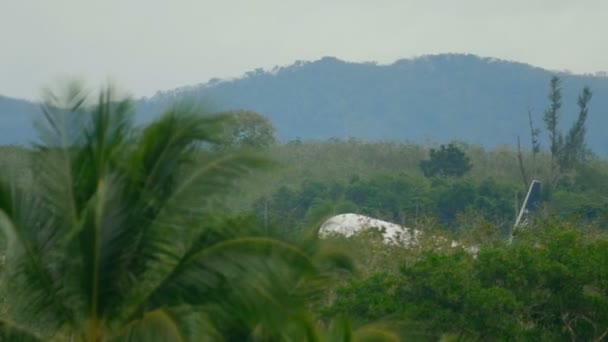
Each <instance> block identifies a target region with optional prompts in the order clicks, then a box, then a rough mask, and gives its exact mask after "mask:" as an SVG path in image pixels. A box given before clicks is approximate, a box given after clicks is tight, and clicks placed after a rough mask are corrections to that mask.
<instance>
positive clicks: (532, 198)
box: [511, 180, 541, 239]
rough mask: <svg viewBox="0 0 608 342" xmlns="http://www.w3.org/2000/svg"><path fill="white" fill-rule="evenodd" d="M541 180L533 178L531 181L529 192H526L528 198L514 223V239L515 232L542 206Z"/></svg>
mask: <svg viewBox="0 0 608 342" xmlns="http://www.w3.org/2000/svg"><path fill="white" fill-rule="evenodd" d="M540 196H541V193H540V182H539V181H537V180H533V181H532V182H531V183H530V188H529V189H528V193H527V194H526V198H525V199H524V202H523V203H522V205H521V209H520V210H519V214H518V215H517V220H516V221H515V225H513V229H512V231H511V239H513V232H515V230H516V229H518V228H520V227H524V226H526V225H527V224H528V223H529V220H530V217H531V216H532V214H534V213H535V212H536V211H537V210H538V208H539V207H540Z"/></svg>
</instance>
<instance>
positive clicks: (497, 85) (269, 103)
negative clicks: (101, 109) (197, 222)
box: [0, 54, 608, 155]
mask: <svg viewBox="0 0 608 342" xmlns="http://www.w3.org/2000/svg"><path fill="white" fill-rule="evenodd" d="M552 74H554V73H553V72H551V71H548V70H544V69H541V68H537V67H533V66H530V65H526V64H521V63H514V62H507V61H501V60H496V59H489V58H480V57H477V56H473V55H453V54H448V55H436V56H426V57H421V58H416V59H404V60H399V61H397V62H395V63H393V64H391V65H377V64H374V63H349V62H344V61H340V60H338V59H336V58H332V57H325V58H322V59H320V60H318V61H314V62H296V63H295V64H293V65H291V66H287V67H280V68H275V69H274V70H272V71H264V70H261V69H258V70H255V71H252V72H248V73H246V74H245V75H244V76H243V77H242V78H239V79H235V80H217V79H216V80H212V81H210V82H208V83H205V84H200V85H197V86H190V87H186V88H180V89H176V90H172V91H166V92H159V93H158V94H157V95H155V96H154V97H152V98H149V99H142V100H141V101H140V102H139V110H140V112H141V117H140V118H141V119H142V120H146V119H149V118H150V117H151V116H153V115H155V113H157V112H158V111H159V110H160V109H161V108H162V107H163V106H164V105H165V104H166V103H168V102H170V101H172V100H174V99H175V98H179V97H182V96H191V97H195V98H198V99H205V100H209V101H212V102H213V103H215V104H216V105H217V107H218V109H231V108H248V109H252V110H254V111H257V112H260V113H262V114H264V115H267V116H268V117H269V118H270V119H271V120H272V121H273V122H274V124H275V125H276V127H277V129H278V133H279V136H280V138H281V139H282V140H284V141H288V140H292V139H296V138H300V139H304V140H307V139H326V138H330V137H339V138H347V137H358V138H363V139H369V140H379V139H381V140H400V141H403V140H410V141H417V142H421V141H427V140H431V141H436V142H445V141H449V140H463V141H467V142H471V143H480V144H483V145H485V146H488V147H492V146H496V145H502V144H508V145H514V144H515V142H516V137H517V135H520V136H521V138H522V141H523V142H524V143H526V142H527V141H528V140H529V135H528V130H529V129H528V116H527V110H528V108H531V109H533V111H534V119H535V124H536V126H537V127H540V126H541V125H542V120H541V115H542V111H543V110H544V109H545V108H546V106H547V92H548V83H549V79H550V77H551V75H552ZM560 76H561V77H562V85H563V95H564V110H563V120H562V122H563V124H564V126H567V127H569V125H570V123H571V122H572V120H573V119H574V117H575V116H576V112H577V108H576V97H577V95H578V93H579V91H580V90H581V88H582V87H583V86H584V85H589V86H590V87H591V88H592V90H593V92H594V98H593V100H592V101H591V109H590V115H589V126H588V127H589V129H588V138H589V139H588V141H589V145H590V147H591V148H592V149H593V150H594V151H596V152H597V153H599V154H601V155H608V135H607V134H604V132H603V129H604V127H608V115H607V114H608V77H605V76H591V75H572V74H566V73H561V74H560ZM2 100H3V99H0V105H1V103H2ZM1 109H2V107H1V106H0V110H1ZM0 113H2V112H0ZM4 117H6V114H5V115H4V116H3V117H2V119H0V120H2V121H0V123H2V127H3V128H4V127H5V125H4V123H3V121H4Z"/></svg>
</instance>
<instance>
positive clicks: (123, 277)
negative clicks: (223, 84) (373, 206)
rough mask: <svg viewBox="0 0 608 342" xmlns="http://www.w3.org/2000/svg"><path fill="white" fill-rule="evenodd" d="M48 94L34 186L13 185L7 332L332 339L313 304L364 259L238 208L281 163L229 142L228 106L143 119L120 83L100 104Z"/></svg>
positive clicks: (69, 92) (59, 336)
mask: <svg viewBox="0 0 608 342" xmlns="http://www.w3.org/2000/svg"><path fill="white" fill-rule="evenodd" d="M47 98H48V100H47V102H46V103H45V106H44V108H43V109H44V113H45V119H46V122H45V123H41V125H40V126H39V128H40V134H41V140H42V143H41V144H40V145H38V146H36V147H35V149H34V151H33V152H32V154H33V158H34V161H33V162H32V164H31V165H32V167H33V168H34V170H35V172H34V174H35V177H34V178H33V180H32V183H31V184H29V185H28V186H27V187H22V186H20V185H19V183H17V182H10V181H8V180H6V181H3V182H2V183H0V229H1V230H2V233H3V236H4V237H5V238H6V248H4V249H3V252H4V253H3V254H4V255H5V258H6V263H5V264H4V265H5V266H4V268H3V270H2V274H1V278H0V290H1V292H0V293H2V294H4V295H3V296H2V309H3V310H2V312H1V313H0V323H1V325H0V328H2V329H0V330H1V332H0V333H2V334H4V335H3V336H19V338H21V337H23V336H25V335H27V337H28V338H30V339H33V340H60V341H63V340H81V341H111V340H120V341H122V340H128V341H137V340H144V341H167V340H176V341H177V340H179V341H200V340H229V341H230V340H234V341H244V340H260V339H261V340H286V339H287V340H289V339H295V340H300V339H302V338H306V339H309V340H318V339H319V336H320V335H322V334H323V331H322V329H320V328H319V327H318V326H317V325H316V323H315V319H314V317H313V316H312V313H311V312H310V305H311V304H312V303H314V301H315V298H318V297H319V294H320V293H322V290H323V289H324V286H325V285H324V284H325V281H326V279H327V277H326V275H325V274H326V272H329V270H331V269H332V267H333V268H335V267H336V266H339V267H342V268H349V267H351V264H349V263H348V258H347V256H345V255H342V254H340V253H339V251H332V250H331V249H328V248H326V247H323V246H322V243H321V242H320V241H319V240H318V239H308V240H306V241H297V242H294V243H286V242H284V241H281V240H280V239H276V238H273V237H272V236H269V235H268V234H265V233H264V232H263V229H262V228H261V227H259V226H258V225H256V224H255V222H252V220H246V219H234V218H228V217H226V213H225V212H224V210H223V208H222V207H221V206H219V205H218V203H219V202H221V201H225V200H226V199H227V198H228V197H227V190H229V189H231V188H232V187H233V186H234V185H235V184H237V181H238V180H239V179H240V178H241V177H243V176H245V175H247V174H249V173H250V172H251V171H252V170H256V169H264V168H266V167H267V166H268V165H269V162H268V161H267V160H266V159H265V158H262V157H261V156H259V155H257V154H252V153H251V152H245V151H242V150H239V149H230V150H226V151H222V152H221V153H220V152H216V150H215V149H214V148H213V146H214V145H216V144H218V143H219V142H221V139H222V133H223V124H224V123H225V120H226V118H225V116H220V115H212V114H210V113H207V112H205V111H204V110H200V109H199V108H196V107H193V106H190V105H188V104H178V105H175V106H172V107H170V108H169V109H168V110H167V111H166V112H165V113H163V114H162V115H161V116H160V117H159V118H158V119H156V120H155V121H154V122H152V123H150V124H148V125H146V126H144V127H141V128H140V127H136V126H134V124H133V120H132V118H133V115H132V114H133V106H132V101H131V100H130V99H128V98H127V99H120V98H116V97H115V96H114V94H113V91H112V89H107V90H103V91H101V92H100V94H99V96H98V100H97V102H96V103H94V104H89V103H88V96H87V94H86V93H85V92H83V91H82V88H81V87H79V86H78V85H69V86H68V87H66V89H64V92H63V93H61V94H56V93H48V97H47ZM22 335H23V336H22ZM11 338H12V337H11ZM23 338H25V337H23Z"/></svg>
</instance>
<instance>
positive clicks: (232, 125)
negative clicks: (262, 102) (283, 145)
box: [220, 110, 277, 148]
mask: <svg viewBox="0 0 608 342" xmlns="http://www.w3.org/2000/svg"><path fill="white" fill-rule="evenodd" d="M220 115H224V116H226V117H227V118H228V120H227V122H226V124H225V125H224V127H225V136H224V140H223V142H222V146H228V147H253V148H261V147H269V146H271V145H273V144H275V143H276V140H277V139H276V135H275V134H276V133H275V132H276V129H275V128H274V126H273V125H272V122H270V120H268V119H267V118H266V117H264V116H263V115H261V114H258V113H256V112H253V111H249V110H236V111H230V112H223V113H221V114H220Z"/></svg>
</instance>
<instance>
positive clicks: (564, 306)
mask: <svg viewBox="0 0 608 342" xmlns="http://www.w3.org/2000/svg"><path fill="white" fill-rule="evenodd" d="M607 246H608V240H607V238H606V236H598V235H597V234H596V233H594V232H593V231H582V230H581V228H575V227H573V226H570V225H568V224H559V223H557V222H556V221H552V220H548V221H543V222H539V223H538V224H537V225H535V226H534V227H529V229H528V230H527V231H525V232H523V233H521V235H520V236H518V237H517V238H516V240H515V242H514V244H512V245H507V244H498V245H495V246H492V247H490V246H488V247H484V248H482V249H481V250H480V251H479V253H478V254H477V255H476V256H472V255H470V254H468V253H467V252H465V251H456V252H454V253H449V254H448V253H445V252H438V251H429V252H427V253H426V254H423V255H422V256H420V257H419V258H417V259H414V260H403V266H402V269H401V272H400V273H392V274H387V273H384V272H378V273H376V274H372V275H371V276H369V277H366V278H363V279H360V280H355V281H353V282H351V283H349V284H346V285H344V286H342V287H341V288H340V289H339V290H338V291H337V297H336V299H335V301H334V302H333V303H332V304H331V305H330V306H329V307H328V308H327V309H326V311H325V312H326V314H327V315H328V316H329V317H332V315H340V314H344V313H349V314H350V315H352V317H353V319H354V320H355V321H356V320H362V321H369V320H377V319H387V320H389V321H393V322H394V321H399V322H409V326H410V327H412V329H414V330H417V331H420V332H421V333H424V332H426V333H429V334H435V336H436V338H439V337H440V336H441V335H443V336H444V337H447V336H460V338H465V339H473V340H542V341H555V340H575V341H579V340H580V341H589V340H601V339H602V338H604V337H605V335H606V333H607V332H608V311H607V310H608V297H607V296H608V287H607V286H608V281H607V280H606V279H607V276H608V273H607V272H606V270H607V269H606V260H608V254H607V253H608V249H607V248H606V247H607Z"/></svg>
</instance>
